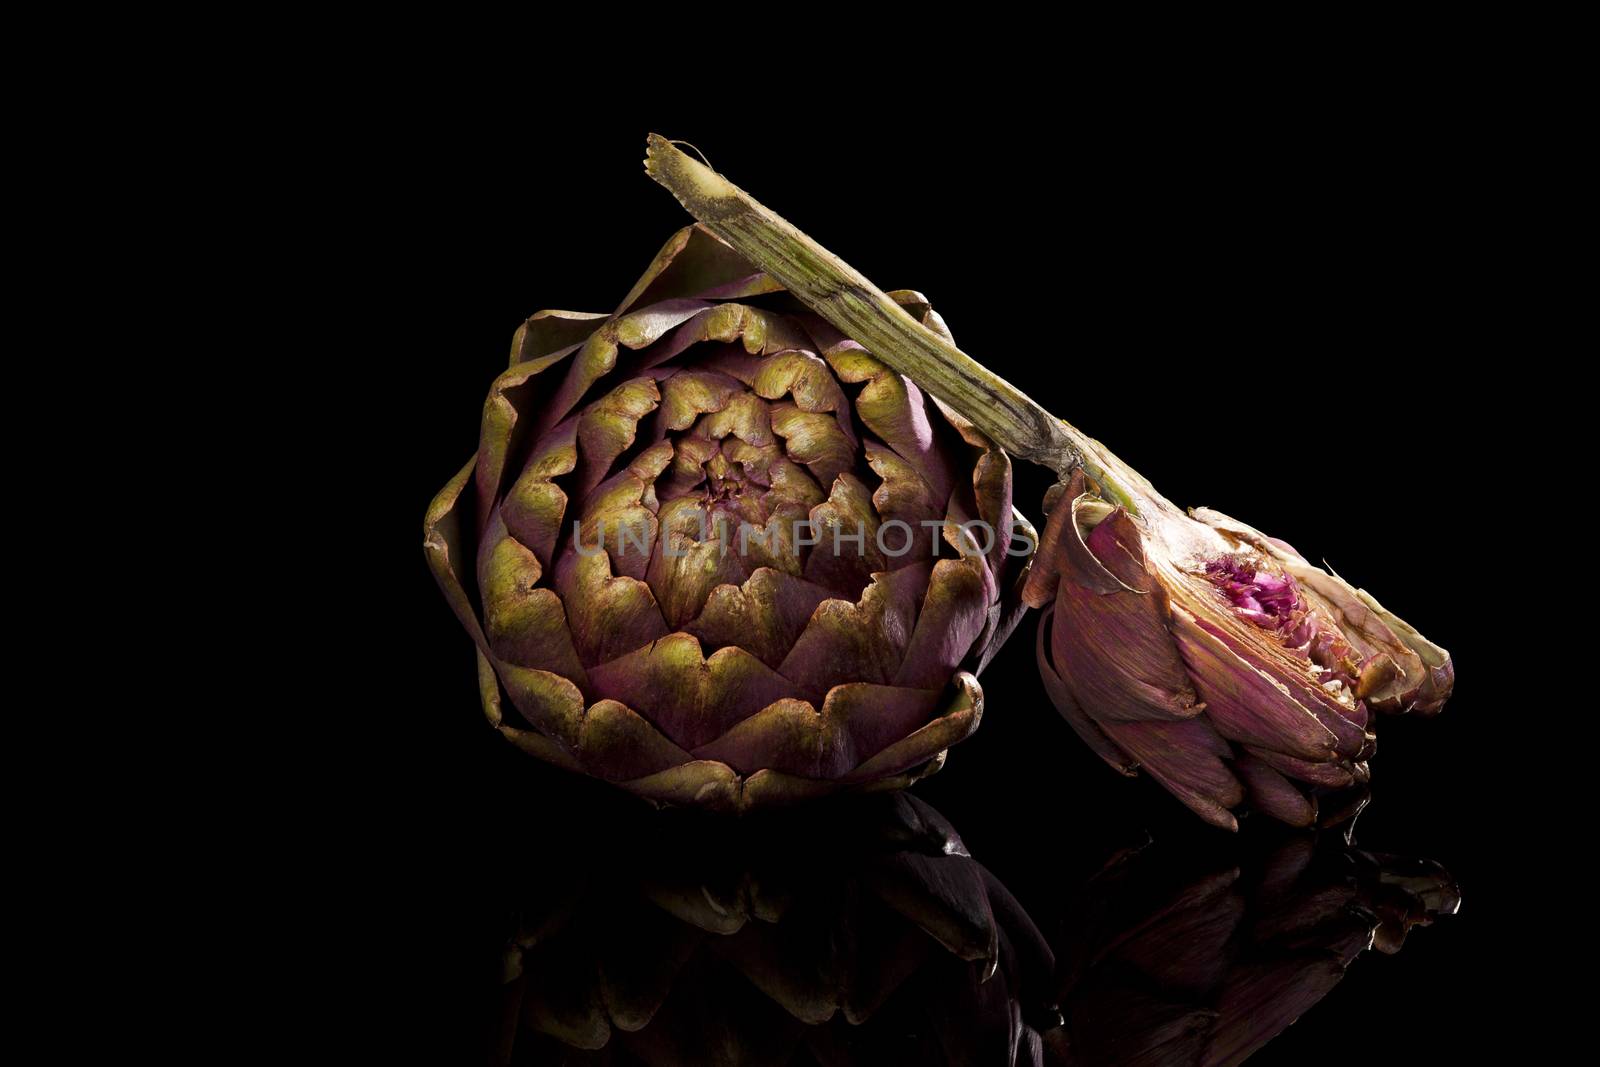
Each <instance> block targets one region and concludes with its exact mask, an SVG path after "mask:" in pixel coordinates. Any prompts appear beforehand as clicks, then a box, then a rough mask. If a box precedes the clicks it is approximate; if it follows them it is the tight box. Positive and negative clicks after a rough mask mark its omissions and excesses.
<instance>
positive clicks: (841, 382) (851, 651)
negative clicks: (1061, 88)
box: [424, 225, 1036, 810]
mask: <svg viewBox="0 0 1600 1067" xmlns="http://www.w3.org/2000/svg"><path fill="white" fill-rule="evenodd" d="M892 296H893V299H894V300H895V301H897V302H898V304H899V306H900V307H902V308H904V309H905V310H906V311H907V312H908V313H909V314H912V315H915V316H917V318H918V321H919V322H921V323H923V324H924V325H926V326H927V327H928V328H929V329H933V330H938V331H941V332H943V333H945V334H946V335H947V334H948V331H947V330H946V328H945V326H944V323H943V321H942V320H941V319H939V318H938V316H937V315H936V314H935V313H934V312H933V311H932V309H931V308H930V307H929V306H928V303H927V300H926V299H925V298H924V297H922V296H920V295H919V294H917V293H913V292H909V291H905V292H899V293H895V294H892ZM1011 494H1012V481H1011V461H1010V459H1009V457H1008V456H1007V455H1006V453H1005V452H1004V451H1002V450H1001V449H1000V448H998V447H997V446H996V445H995V444H994V443H993V442H992V441H990V440H989V439H988V438H987V437H985V436H984V435H983V434H982V433H980V432H979V431H978V430H977V429H975V428H974V427H973V426H972V425H971V423H969V422H968V421H967V420H965V419H963V418H962V417H961V416H959V415H957V414H955V413H954V412H952V411H949V410H948V409H946V408H943V407H942V406H940V405H939V404H938V403H937V402H935V401H933V400H932V399H931V398H929V397H927V396H926V395H925V394H924V393H923V392H922V390H921V389H920V388H919V387H918V386H917V385H916V384H915V383H913V382H912V381H911V380H910V379H908V378H906V377H904V376H902V375H900V374H898V373H896V372H894V371H893V370H891V369H890V368H889V367H887V366H886V365H884V364H883V363H881V362H879V361H878V360H877V359H875V358H874V357H873V355H872V354H871V353H870V352H868V351H867V350H866V349H865V348H863V347H862V346H861V345H860V344H857V343H856V342H855V341H853V340H851V339H849V338H848V337H845V336H844V335H842V334H840V333H839V332H838V331H836V330H834V329H833V328H832V327H830V326H829V325H827V323H826V322H824V321H823V320H822V319H821V318H818V317H817V316H816V315H814V314H812V313H811V312H809V311H807V310H806V309H805V308H804V306H803V305H801V304H800V303H799V302H797V301H795V300H794V299H793V298H792V297H791V296H790V295H789V294H788V293H786V292H784V291H783V289H782V286H780V285H779V284H778V283H776V282H774V281H773V280H772V279H771V278H770V277H769V276H767V275H766V274H764V273H762V272H761V271H759V270H757V269H756V268H755V267H753V266H751V264H750V263H749V262H747V261H746V260H745V259H743V258H742V257H741V256H740V255H739V254H738V253H736V252H734V251H733V250H732V249H731V248H729V247H728V246H727V245H725V244H724V243H723V242H722V241H721V240H720V239H718V238H717V237H715V236H713V235H712V234H711V233H710V231H708V230H707V229H705V228H704V227H702V226H698V225H696V226H691V227H688V228H686V229H684V230H682V231H680V232H679V233H677V234H675V235H674V236H673V237H672V238H671V239H670V240H669V241H668V242H667V244H666V246H665V247H664V248H663V249H662V250H661V252H660V254H659V255H658V256H657V257H656V259H655V261H654V262H653V263H652V264H651V266H650V268H649V269H648V270H647V271H646V272H645V274H644V276H643V277H642V278H641V279H640V280H639V282H638V283H637V284H636V285H635V286H634V288H633V290H632V292H630V293H629V294H628V296H627V297H626V298H625V299H624V300H623V302H622V304H621V306H620V307H619V308H618V310H617V311H616V312H614V313H612V314H610V315H597V314H583V313H576V312H566V311H544V312H540V313H538V314H536V315H534V316H533V317H532V318H530V319H528V320H527V322H526V323H524V324H523V326H522V327H521V328H520V329H519V330H518V331H517V333H516V336H515V338H514V339H513V342H512V353H511V366H510V367H509V369H507V370H506V371H505V372H504V373H503V374H501V375H500V376H499V378H498V379H497V380H496V381H495V382H494V383H493V385H492V386H491V388H490V390H489V396H488V398H487V400H486V401H485V403H484V407H483V422H482V431H481V435H480V440H479V448H478V452H477V454H476V455H475V456H474V457H473V459H472V460H471V462H469V463H468V464H467V466H466V467H465V468H464V469H463V470H462V471H461V473H460V474H459V475H458V476H457V477H456V478H454V479H453V480H452V481H451V482H450V484H449V485H447V486H446V487H445V489H444V490H443V491H442V492H440V494H439V495H438V497H437V498H436V499H435V500H434V502H433V504H432V506H431V507H430V508H429V509H428V514H427V517H426V520H425V532H424V538H425V549H426V553H427V557H428V561H429V564H430V566H431V567H432V569H433V573H434V576H435V577H436V578H437V580H438V582H439V585H440V588H441V589H442V590H443V592H444V594H445V598H446V600H447V601H448V602H449V603H450V606H451V607H452V608H453V609H454V611H455V613H456V615H457V616H458V618H459V619H460V621H461V623H462V625H463V627H464V628H465V629H466V631H467V633H468V634H469V635H470V636H471V638H472V639H473V641H474V642H475V643H476V645H477V646H478V656H479V678H480V689H481V693H482V698H483V704H484V710H485V713H486V714H487V716H488V718H489V721H490V723H491V724H493V725H494V726H495V728H496V729H498V730H499V731H500V732H501V733H502V734H503V735H504V736H505V737H506V738H507V739H509V740H510V741H512V742H513V743H514V744H516V745H517V746H518V747H520V748H522V749H524V750H525V751H527V752H528V753H530V754H532V755H534V756H536V757H538V758H540V759H543V760H546V761H549V762H552V763H555V764H557V765H559V766H562V767H566V768H569V769H573V770H577V771H581V772H584V773H587V774H591V775H594V776H596V777H600V778H603V779H606V780H608V781H611V782H615V783H617V784H619V785H621V786H623V787H624V788H626V789H627V790H629V791H631V792H634V793H636V794H639V795H641V796H644V797H646V798H648V799H650V800H653V801H657V802H661V803H677V804H692V805H698V806H706V807H715V808H723V809H737V810H742V809H745V808H749V807H753V806H759V805H762V804H766V803H771V802H782V801H789V800H795V799H803V798H806V797H810V796H815V795H818V794H822V793H828V792H833V791H837V790H841V789H879V788H892V787H898V786H903V785H905V784H907V783H909V782H911V781H914V780H916V779H917V778H918V777H921V776H923V775H926V774H928V773H931V772H932V771H934V770H937V769H938V767H939V766H940V765H941V764H942V761H943V759H944V753H945V751H946V750H947V749H948V748H949V746H950V745H952V744H955V743H957V742H959V741H961V740H962V739H964V738H965V737H967V736H968V735H970V734H971V733H972V731H973V730H975V729H976V728H977V725H978V722H979V720H980V718H981V715H982V709H983V701H982V697H983V693H982V689H981V688H980V687H979V684H978V681H977V679H976V677H975V675H976V673H977V672H979V671H981V670H982V668H983V666H984V665H985V664H986V663H987V661H988V658H989V657H990V656H991V655H992V654H993V652H994V650H995V649H996V648H998V647H999V645H1000V644H1001V643H1002V642H1003V641H1004V640H1005V638H1006V637H1007V635H1008V634H1009V633H1010V631H1011V630H1012V628H1013V627H1014V626H1015V624H1016V622H1017V621H1018V620H1019V619H1020V616H1021V614H1022V613H1023V612H1024V611H1025V608H1024V607H1023V605H1022V603H1021V595H1020V594H1021V588H1020V577H1021V574H1022V572H1023V570H1024V567H1025V565H1026V562H1027V556H1028V555H1029V554H1030V553H1031V551H1032V548H1033V544H1034V542H1035V540H1036V538H1035V537H1034V535H1033V531H1032V528H1031V527H1029V526H1028V525H1027V523H1026V522H1025V521H1024V520H1022V518H1021V516H1020V515H1018V514H1017V513H1016V512H1015V510H1014V508H1013V507H1012V499H1011Z"/></svg>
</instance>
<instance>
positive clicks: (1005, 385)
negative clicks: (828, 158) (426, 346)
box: [644, 133, 1148, 513]
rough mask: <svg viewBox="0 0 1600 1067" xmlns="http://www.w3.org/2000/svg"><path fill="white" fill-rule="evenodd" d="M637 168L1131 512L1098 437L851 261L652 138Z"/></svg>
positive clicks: (993, 426)
mask: <svg viewBox="0 0 1600 1067" xmlns="http://www.w3.org/2000/svg"><path fill="white" fill-rule="evenodd" d="M644 169H645V172H646V173H647V174H649V175H650V177H652V178H654V179H655V180H656V181H657V182H659V183H660V184H661V185H663V186H665V187H666V188H667V190H668V191H670V192H671V193H672V194H673V195H674V196H676V197H677V198H678V202H679V203H680V204H682V205H683V206H684V208H685V209H687V210H688V212H689V214H691V215H693V216H694V217H695V218H696V219H699V220H700V221H701V222H702V223H704V224H705V225H706V227H707V228H708V229H710V230H711V232H712V233H715V234H716V235H717V236H718V237H720V238H722V239H723V240H724V241H726V242H728V244H730V245H732V246H733V247H734V249H735V250H737V251H738V252H739V253H741V254H742V255H743V256H744V257H745V258H746V259H748V260H750V262H751V263H753V264H754V265H755V266H757V267H760V268H761V269H762V270H763V271H765V272H766V273H767V274H769V275H771V276H772V277H773V278H775V279H777V281H778V282H780V283H781V284H782V285H783V286H784V287H785V288H786V289H788V290H789V291H790V292H791V293H793V294H794V295H795V297H797V298H798V299H799V300H800V301H801V302H802V303H803V304H805V305H806V306H807V307H809V308H811V309H812V310H813V311H815V312H816V313H817V314H819V315H821V316H822V317H823V318H824V319H826V320H827V321H828V322H830V323H832V324H833V326H834V327H835V328H837V329H838V330H840V331H841V332H843V333H844V334H845V335H847V336H849V337H851V338H854V339H855V340H856V341H858V342H860V343H861V345H862V346H863V347H865V348H866V349H867V351H869V352H871V353H872V354H873V355H874V356H876V357H877V358H879V359H881V360H883V362H885V363H887V364H888V365H889V366H891V367H893V368H894V369H895V370H897V371H899V372H900V373H901V374H904V375H906V376H907V377H908V378H911V379H912V380H913V381H915V382H917V384H919V385H921V386H922V387H924V388H925V389H927V390H928V391H929V392H931V393H933V395H934V396H937V397H938V398H939V399H940V400H942V401H943V402H944V403H946V404H948V405H950V406H951V407H952V408H954V409H955V410H956V411H958V412H960V413H961V414H962V415H963V416H965V417H966V418H967V419H969V420H971V422H972V423H973V425H975V426H977V427H978V429H980V430H982V431H983V432H984V433H985V434H987V435H988V436H989V438H990V439H991V440H993V441H994V442H995V443H996V444H998V445H999V446H1000V447H1002V448H1004V449H1005V450H1006V451H1007V452H1010V453H1011V454H1012V455H1014V456H1017V457H1019V458H1021V459H1026V460H1029V461H1030V462H1033V463H1037V464H1040V465H1041V466H1045V467H1049V468H1050V469H1052V470H1054V471H1056V472H1057V473H1058V474H1059V475H1061V476H1062V477H1063V478H1064V477H1066V476H1067V474H1068V473H1070V472H1071V471H1072V470H1073V469H1074V468H1076V467H1080V466H1081V467H1082V468H1083V469H1084V470H1085V471H1086V472H1087V473H1088V474H1089V476H1090V477H1092V478H1094V479H1095V480H1096V481H1097V482H1099V483H1100V485H1101V488H1102V490H1103V492H1104V493H1105V495H1106V496H1107V497H1108V498H1110V499H1112V500H1114V501H1115V502H1117V503H1119V504H1122V505H1123V506H1124V507H1126V508H1128V509H1129V510H1130V511H1133V512H1135V513H1137V512H1138V511H1139V507H1138V500H1137V497H1138V495H1142V494H1134V493H1130V492H1128V491H1127V489H1126V488H1125V486H1127V485H1128V484H1129V483H1130V482H1131V483H1132V484H1134V485H1140V486H1148V483H1146V482H1145V481H1144V479H1143V478H1142V477H1140V476H1139V475H1138V474H1137V473H1135V472H1134V471H1132V470H1131V469H1130V468H1128V467H1127V466H1126V465H1125V464H1123V463H1122V462H1121V461H1120V460H1118V459H1117V458H1116V457H1115V456H1113V455H1111V453H1110V452H1108V451H1106V449H1105V447H1104V446H1103V445H1101V444H1100V443H1099V442H1098V441H1096V440H1094V439H1093V438H1091V437H1089V436H1087V435H1086V434H1084V433H1082V432H1081V431H1079V430H1077V429H1076V428H1074V427H1073V426H1071V425H1069V424H1068V423H1066V422H1065V421H1063V420H1061V419H1059V418H1057V417H1056V416H1054V415H1052V414H1050V413H1049V412H1048V411H1046V410H1045V409H1044V408H1042V407H1040V406H1039V405H1038V404H1037V403H1035V402H1034V401H1033V399H1032V398H1031V397H1029V396H1028V395H1027V394H1026V393H1024V392H1023V391H1022V390H1020V389H1018V388H1017V387H1016V386H1014V385H1012V384H1011V383H1010V382H1008V381H1006V380H1005V379H1004V378H1002V377H1000V376H999V375H997V374H995V373H994V372H993V371H990V370H989V369H988V368H986V367H984V366H983V365H982V364H981V363H979V362H978V361H977V360H975V359H973V358H972V357H971V356H969V355H967V354H966V353H965V352H963V351H961V349H959V348H957V347H956V346H955V345H953V344H951V343H950V342H949V341H946V340H945V339H944V338H942V337H940V336H939V335H938V334H936V333H934V332H933V331H932V330H930V329H928V328H927V327H926V326H923V325H922V324H921V323H920V322H918V321H917V320H916V319H914V318H912V317H911V316H910V315H909V314H908V313H907V312H906V311H905V309H904V308H902V307H901V306H900V305H899V304H897V303H895V302H894V301H893V300H891V299H889V297H888V296H886V295H885V294H884V293H883V291H882V290H880V289H879V288H878V287H877V286H875V285H873V284H872V283H871V282H870V281H868V280H867V279H866V278H865V277H863V276H862V275H861V274H860V273H858V272H857V271H856V270H855V269H854V268H852V267H851V266H850V265H849V264H847V263H845V262H844V261H843V260H842V259H840V258H839V257H838V256H836V255H834V254H833V253H832V252H829V251H828V250H827V249H826V248H823V247H822V246H821V245H819V244H818V243H817V242H816V241H813V240H812V239H811V238H810V237H807V236H806V235H805V234H804V233H803V232H801V231H800V230H799V229H798V228H796V227H795V226H794V225H793V224H791V223H789V222H787V221H785V220H784V219H783V218H782V217H780V216H779V215H778V214H777V213H776V212H773V211H771V210H770V209H768V208H766V207H763V206H762V205H761V204H760V203H759V202H757V201H756V199H755V198H754V197H752V196H751V195H750V194H749V193H746V192H745V191H744V190H743V189H740V188H739V187H738V186H736V185H734V184H733V183H732V182H730V181H728V180H727V179H726V178H724V177H722V176H721V175H720V174H718V173H716V172H715V171H713V170H712V169H711V168H709V167H707V166H705V165H704V164H702V163H700V162H699V161H697V160H694V159H691V158H690V157H689V156H687V155H685V154H684V153H682V152H680V151H678V149H676V148H675V147H673V145H672V144H671V143H670V142H669V141H667V140H666V139H665V138H663V137H661V136H660V135H658V134H654V133H653V134H651V135H650V138H649V148H648V150H647V151H646V153H645V162H644Z"/></svg>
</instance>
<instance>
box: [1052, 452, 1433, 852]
mask: <svg viewBox="0 0 1600 1067" xmlns="http://www.w3.org/2000/svg"><path fill="white" fill-rule="evenodd" d="M1128 485H1131V486H1134V488H1133V489H1132V490H1131V492H1133V493H1134V494H1135V498H1134V501H1133V502H1134V503H1135V506H1136V509H1137V510H1136V512H1135V511H1133V510H1130V509H1129V508H1128V507H1126V506H1124V505H1123V504H1120V503H1118V504H1114V503H1112V502H1111V501H1109V500H1107V499H1106V498H1105V497H1102V496H1101V495H1100V492H1099V490H1098V487H1097V486H1095V485H1094V484H1093V483H1092V482H1090V481H1089V479H1087V478H1086V477H1085V476H1084V474H1083V473H1082V472H1081V471H1079V472H1075V473H1074V474H1073V475H1072V477H1071V478H1070V479H1069V480H1068V481H1067V482H1066V483H1064V485H1063V486H1060V487H1058V488H1057V490H1053V491H1052V493H1053V498H1054V499H1053V500H1052V501H1051V503H1052V505H1053V506H1052V508H1051V511H1050V518H1049V522H1048V524H1047V525H1046V528H1045V531H1044V535H1043V538H1042V541H1041V544H1040V551H1039V557H1038V559H1037V560H1036V561H1035V563H1034V565H1033V567H1032V571H1031V574H1030V575H1029V577H1028V580H1027V583H1026V586H1025V588H1024V592H1023V595H1024V599H1025V600H1026V601H1027V603H1028V604H1030V605H1031V606H1034V607H1040V608H1045V609H1046V611H1045V613H1044V617H1043V618H1042V619H1041V622H1040V627H1039V633H1038V644H1037V650H1038V659H1039V668H1040V671H1041V674H1042V676H1043V678H1044V681H1045V686H1046V688H1047V690H1048V691H1049V693H1050V696H1051V699H1052V700H1053V702H1054V703H1055V704H1056V706H1057V708H1058V709H1059V710H1060V711H1061V713H1062V715H1063V716H1064V717H1065V718H1066V720H1067V721H1068V723H1070V724H1071V725H1072V727H1073V729H1074V730H1075V731H1076V732H1077V733H1078V734H1079V735H1080V736H1081V737H1083V739H1084V740H1085V741H1086V742H1088V743H1089V745H1090V746H1091V747H1092V748H1093V749H1094V750H1095V751H1096V752H1097V753H1098V754H1099V755H1100V756H1101V757H1102V758H1104V759H1105V760H1106V761H1107V762H1109V763H1111V764H1112V765H1113V766H1114V767H1117V768H1118V769H1119V770H1121V771H1123V772H1124V773H1129V774H1131V773H1134V771H1135V770H1136V769H1137V768H1140V767H1142V768H1143V769H1144V770H1146V771H1147V772H1149V774H1150V775H1151V776H1152V777H1153V778H1155V779H1156V780H1157V781H1158V782H1160V783H1161V784H1162V785H1163V786H1164V787H1165V788H1167V789H1168V790H1170V791H1171V792H1172V793H1173V794H1175V795H1176V796H1177V797H1178V798H1179V799H1180V800H1182V801H1183V802H1184V803H1185V804H1187V805H1188V806H1189V807H1190V808H1192V809H1193V810H1194V811H1195V812H1197V813H1198V814H1199V815H1201V816H1202V817H1203V818H1205V819H1206V820H1207V821H1209V822H1212V823H1214V824H1216V825H1218V826H1222V827H1226V828H1228V829H1237V826H1238V822H1237V819H1236V817H1235V815H1234V813H1233V809H1235V808H1237V807H1239V806H1240V805H1241V804H1242V803H1244V802H1245V801H1246V800H1247V799H1248V801H1249V802H1250V804H1251V806H1252V807H1254V808H1255V809H1257V810H1260V811H1262V812H1264V813H1265V814H1267V815H1269V816H1271V817H1273V818H1275V819H1279V820H1281V821H1283V822H1287V823H1290V824H1292V825H1297V826H1309V825H1311V824H1313V823H1315V822H1316V821H1317V819H1318V800H1319V797H1320V796H1321V795H1323V794H1324V793H1325V791H1328V790H1342V789H1346V788H1348V787H1351V786H1353V785H1356V784H1359V783H1364V782H1365V781H1366V780H1367V779H1368V769H1367V762H1366V761H1367V759H1368V758H1369V757H1371V756H1372V754H1373V752H1374V751H1375V738H1374V735H1373V733H1372V731H1371V729H1370V725H1371V723H1370V717H1369V713H1370V712H1371V711H1374V710H1376V711H1381V712H1387V713H1404V712H1416V713H1419V714H1425V715H1431V714H1434V713H1436V712H1437V711H1438V710H1439V709H1440V708H1441V707H1442V706H1443V704H1444V701H1445V699H1446V698H1447V697H1448V695H1449V692H1450V687H1451V683H1452V681H1453V670H1452V667H1451V662H1450V657H1449V654H1448V653H1446V652H1445V650H1444V649H1442V648H1439V647H1438V646H1437V645H1434V644H1432V643H1431V642H1429V641H1427V640H1426V639H1425V638H1423V637H1422V636H1421V635H1420V634H1419V633H1417V631H1416V630H1415V629H1413V628H1412V627H1411V626H1409V625H1408V624H1406V623H1405V622H1404V621H1403V620H1401V619H1399V618H1397V617H1395V616H1394V615H1393V614H1391V613H1390V612H1388V611H1386V610H1384V608H1383V607H1382V606H1381V605H1379V604H1378V602H1377V601H1376V600H1374V599H1373V598H1372V597H1371V595H1370V594H1368V593H1366V592H1365V591H1364V590H1359V589H1355V588H1352V587H1351V586H1350V585H1349V584H1348V583H1346V582H1345V581H1344V580H1343V579H1341V578H1339V577H1338V576H1337V575H1334V574H1331V573H1329V572H1327V571H1324V570H1322V569H1320V568H1318V567H1315V566H1313V565H1312V564H1310V563H1308V562H1307V561H1306V560H1305V558H1304V557H1302V556H1301V555H1300V554H1299V553H1298V552H1296V551H1295V550H1294V549H1293V548H1291V547H1290V546H1288V545H1287V544H1285V543H1284V542H1282V541H1279V540H1277V539H1274V538H1269V537H1267V536H1266V535H1264V534H1262V533H1260V532H1258V531H1256V530H1254V529H1252V528H1251V527H1249V526H1246V525H1244V524H1243V523H1240V522H1238V521H1236V520H1234V519H1231V518H1229V517H1228V516H1226V515H1222V514H1220V513H1218V512H1215V511H1210V510H1207V509H1197V510H1195V511H1193V512H1192V513H1189V514H1185V513H1183V512H1181V511H1179V510H1178V509H1177V508H1176V507H1175V506H1174V505H1172V504H1171V503H1169V502H1168V501H1166V500H1165V499H1163V498H1161V497H1160V496H1159V495H1157V494H1156V493H1155V492H1154V491H1153V490H1149V489H1148V486H1147V483H1143V480H1142V479H1138V478H1137V476H1132V477H1129V478H1128V479H1127V485H1124V486H1122V492H1123V493H1128V492H1130V490H1129V489H1128V488H1127V486H1128Z"/></svg>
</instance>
